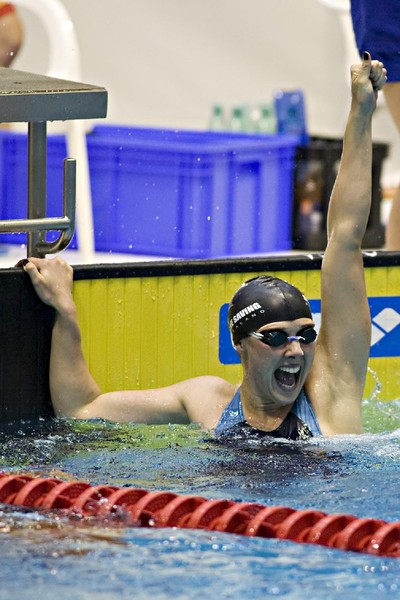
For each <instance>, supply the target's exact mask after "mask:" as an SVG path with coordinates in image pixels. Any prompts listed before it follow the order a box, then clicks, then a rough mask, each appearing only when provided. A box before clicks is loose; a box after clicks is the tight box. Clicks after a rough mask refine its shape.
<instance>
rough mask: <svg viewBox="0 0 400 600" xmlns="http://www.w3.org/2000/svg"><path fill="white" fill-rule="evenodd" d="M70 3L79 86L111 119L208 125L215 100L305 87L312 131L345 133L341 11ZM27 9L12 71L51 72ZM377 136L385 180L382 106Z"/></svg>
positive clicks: (312, 2) (391, 134) (308, 1)
mask: <svg viewBox="0 0 400 600" xmlns="http://www.w3.org/2000/svg"><path fill="white" fill-rule="evenodd" d="M333 1H334V0H333ZM34 2H35V0H32V3H33V4H34ZM63 4H64V5H65V7H66V9H67V10H68V12H69V13H70V15H71V17H72V20H73V22H74V24H75V28H76V31H77V35H78V40H79V46H80V53H81V62H82V81H84V82H85V83H93V84H98V85H102V86H104V87H105V88H106V89H107V90H108V92H109V111H108V118H107V120H108V121H109V122H112V123H121V124H127V125H130V124H137V125H144V126H172V127H177V128H203V127H205V126H206V125H207V122H208V118H209V114H210V108H211V105H212V104H213V103H214V102H216V101H217V102H221V103H223V104H225V105H226V106H231V105H233V104H240V103H243V102H249V103H255V104H258V103H261V102H263V101H266V100H269V99H270V98H271V95H272V94H273V92H274V91H275V90H277V89H279V88H284V89H294V88H301V89H303V91H304V93H305V97H306V103H307V117H308V125H309V130H310V132H311V133H312V134H316V135H328V136H329V135H330V136H337V137H340V136H341V135H342V132H343V128H344V124H345V118H346V111H347V109H348V96H349V87H348V66H349V65H348V61H349V53H348V52H347V49H346V43H345V42H346V40H345V38H344V35H343V28H342V24H341V20H340V19H341V17H340V13H339V12H338V11H335V10H332V9H331V8H329V7H328V6H327V5H325V4H323V3H322V2H320V1H319V0H279V1H278V0H200V1H199V0H113V2H109V0H108V1H106V0H63ZM20 10H21V15H22V17H23V20H24V24H25V30H26V42H25V46H24V48H23V50H22V52H21V54H20V56H19V57H18V58H17V60H16V62H15V63H14V65H13V66H14V68H17V69H22V70H26V71H33V72H40V73H45V72H46V67H47V55H48V51H49V48H48V42H47V38H46V34H45V32H44V29H43V26H42V25H41V24H40V22H39V21H38V19H37V17H35V14H34V12H32V11H30V10H28V9H26V8H21V9H20ZM355 54H356V52H355V48H354V56H355ZM374 136H375V139H376V140H377V141H387V142H391V143H393V144H394V146H393V151H392V155H393V156H392V158H391V159H390V161H387V164H386V167H385V177H386V178H387V179H388V180H389V179H393V178H394V173H395V172H396V171H397V161H396V157H397V156H398V155H400V142H399V140H398V139H397V134H396V132H395V129H394V126H393V125H392V122H391V120H390V117H389V116H388V114H387V111H386V108H385V106H384V105H383V104H382V105H380V108H379V110H378V113H377V116H376V118H375V125H374Z"/></svg>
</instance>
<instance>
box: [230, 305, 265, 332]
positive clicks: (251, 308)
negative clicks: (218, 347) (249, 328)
mask: <svg viewBox="0 0 400 600" xmlns="http://www.w3.org/2000/svg"><path fill="white" fill-rule="evenodd" d="M260 308H261V304H259V303H258V302H254V303H253V304H249V305H248V306H245V307H244V308H242V310H239V312H237V313H236V314H235V315H233V317H232V319H231V323H230V324H231V327H233V325H235V323H237V322H238V321H240V319H242V318H243V317H244V316H246V315H248V314H249V313H252V312H254V311H255V310H259V309H260Z"/></svg>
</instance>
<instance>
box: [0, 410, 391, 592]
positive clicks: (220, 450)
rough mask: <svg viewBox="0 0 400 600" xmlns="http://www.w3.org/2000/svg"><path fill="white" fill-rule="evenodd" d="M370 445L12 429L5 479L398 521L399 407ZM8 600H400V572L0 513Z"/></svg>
mask: <svg viewBox="0 0 400 600" xmlns="http://www.w3.org/2000/svg"><path fill="white" fill-rule="evenodd" d="M364 420H365V429H366V433H364V434H363V435H358V436H356V435H353V436H338V437H335V438H332V439H320V440H311V441H309V442H300V443H299V442H284V441H276V440H275V441H274V440H272V441H271V440H266V439H265V438H264V439H263V440H257V441H254V440H251V439H244V438H237V439H234V440H232V441H231V442H230V443H229V445H221V444H218V443H216V442H215V441H214V440H213V439H212V438H211V437H210V436H208V435H205V434H204V432H202V431H200V430H199V429H198V428H196V427H186V426H143V425H141V426H139V425H119V424H112V423H109V422H104V421H101V420H96V421H90V422H84V421H73V420H69V421H68V420H62V419H59V420H53V421H49V422H44V421H42V422H39V423H34V424H33V423H18V424H14V425H13V426H11V427H6V428H4V429H3V431H2V432H0V456H1V464H0V469H1V470H2V471H6V472H8V473H20V472H24V473H27V472H28V473H30V474H35V475H38V476H44V477H59V478H61V479H63V480H71V479H78V480H81V481H87V482H89V483H91V484H94V485H96V484H101V483H108V484H111V485H115V486H134V487H140V488H145V489H148V490H151V491H152V490H170V491H173V492H176V493H179V494H191V495H200V496H204V497H207V498H227V499H231V500H235V501H255V502H260V503H262V504H266V505H277V504H280V505H287V506H291V507H292V508H296V509H303V508H315V509H320V510H322V511H325V512H327V513H335V512H338V513H347V514H353V515H356V516H358V517H375V518H381V519H384V520H387V521H400V506H399V501H398V478H399V472H400V460H399V459H400V403H398V402H392V403H389V404H383V403H379V402H377V401H372V400H371V401H368V402H365V405H364ZM0 542H1V545H0V561H1V566H2V585H1V587H0V599H7V600H9V599H11V598H16V599H18V600H24V599H28V598H29V599H31V598H40V599H41V600H47V599H50V598H57V599H58V600H64V599H71V598H73V599H74V600H81V599H82V600H86V599H90V600H92V599H114V598H118V599H124V598H132V597H135V598H136V599H141V598H152V599H157V598H160V599H164V598H174V599H175V598H177V599H178V598H179V599H180V598H182V599H185V600H186V599H189V600H190V599H198V598H201V597H209V598H211V599H213V598H218V599H220V598H221V599H224V598H232V599H236V598H238V599H239V598H241V599H243V598H246V599H247V598H265V597H267V598H268V597H271V598H285V599H290V600H291V599H298V598H303V597H308V598H310V599H312V600H314V599H319V598H321V599H322V598H323V599H324V600H330V599H333V598H335V599H339V598H340V599H343V598H345V599H347V598H349V599H352V600H353V599H358V598H360V599H361V598H362V599H363V600H365V598H368V599H374V598H396V597H399V596H400V559H396V558H386V557H374V556H370V555H367V554H357V553H353V552H345V551H340V550H332V549H328V548H325V547H320V546H316V545H308V544H307V545H306V544H297V543H294V542H289V541H281V540H274V539H262V538H248V537H242V536H237V535H232V534H228V533H218V532H211V531H201V530H183V529H181V530H178V529H172V528H168V529H140V528H124V527H123V526H121V525H117V524H115V525H110V524H106V523H102V522H101V521H100V520H99V521H98V522H95V523H92V524H90V526H89V525H88V524H87V523H85V522H83V521H79V520H78V521H71V520H68V519H67V518H65V517H60V516H59V515H54V514H53V515H49V514H44V513H40V512H38V511H34V510H31V509H26V508H18V507H9V506H5V505H0Z"/></svg>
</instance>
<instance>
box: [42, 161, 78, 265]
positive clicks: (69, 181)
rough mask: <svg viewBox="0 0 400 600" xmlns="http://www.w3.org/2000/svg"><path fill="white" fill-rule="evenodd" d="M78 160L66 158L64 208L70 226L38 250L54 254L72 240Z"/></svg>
mask: <svg viewBox="0 0 400 600" xmlns="http://www.w3.org/2000/svg"><path fill="white" fill-rule="evenodd" d="M75 200H76V160H75V159H74V158H66V159H65V160H64V193H63V210H64V215H65V216H66V217H68V225H69V226H68V227H65V228H63V230H62V231H61V235H59V236H58V238H57V239H56V240H55V241H54V242H43V243H42V244H39V245H38V246H37V248H36V250H37V251H38V252H40V253H43V254H52V253H54V252H59V251H61V250H64V248H66V247H67V246H68V244H69V243H70V241H71V240H72V236H73V235H74V230H75V212H76V201H75Z"/></svg>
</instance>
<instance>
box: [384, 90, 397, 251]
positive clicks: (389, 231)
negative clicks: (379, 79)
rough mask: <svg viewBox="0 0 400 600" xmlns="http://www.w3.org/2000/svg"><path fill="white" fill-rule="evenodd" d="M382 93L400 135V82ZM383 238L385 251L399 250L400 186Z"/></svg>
mask: <svg viewBox="0 0 400 600" xmlns="http://www.w3.org/2000/svg"><path fill="white" fill-rule="evenodd" d="M383 93H384V95H385V100H386V105H387V107H388V109H389V112H390V114H391V116H392V119H393V121H394V123H395V125H396V127H397V129H398V131H399V133H400V82H399V81H396V82H394V83H386V85H385V86H384V88H383ZM385 237H386V239H385V249H386V250H400V184H399V186H398V188H397V190H396V193H395V195H394V197H393V203H392V208H391V211H390V215H389V221H388V224H387V226H386V236H385Z"/></svg>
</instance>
